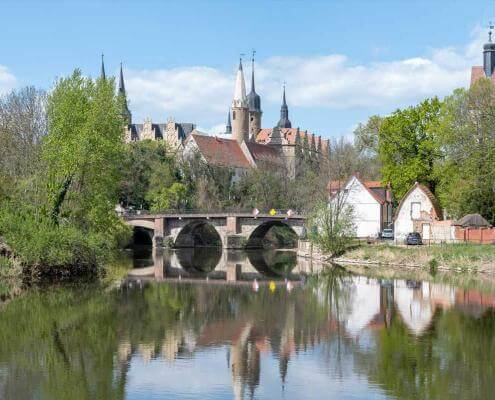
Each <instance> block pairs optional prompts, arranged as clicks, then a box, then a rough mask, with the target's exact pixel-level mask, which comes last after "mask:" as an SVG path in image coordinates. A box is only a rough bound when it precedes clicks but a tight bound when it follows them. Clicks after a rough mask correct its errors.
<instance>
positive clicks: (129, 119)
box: [119, 63, 132, 124]
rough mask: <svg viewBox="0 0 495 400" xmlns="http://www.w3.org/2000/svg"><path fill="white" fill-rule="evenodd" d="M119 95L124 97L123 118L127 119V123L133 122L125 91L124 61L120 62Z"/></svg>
mask: <svg viewBox="0 0 495 400" xmlns="http://www.w3.org/2000/svg"><path fill="white" fill-rule="evenodd" d="M119 96H120V97H121V99H122V118H124V121H126V123H127V124H131V123H132V114H131V111H130V110H129V106H128V105H127V95H126V92H125V85H124V72H123V71H122V63H120V77H119Z"/></svg>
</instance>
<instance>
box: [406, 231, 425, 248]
mask: <svg viewBox="0 0 495 400" xmlns="http://www.w3.org/2000/svg"><path fill="white" fill-rule="evenodd" d="M404 243H405V244H407V245H411V246H418V245H421V244H423V239H421V235H420V234H419V232H411V233H408V234H407V236H406V239H405V240H404Z"/></svg>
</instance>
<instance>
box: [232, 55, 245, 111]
mask: <svg viewBox="0 0 495 400" xmlns="http://www.w3.org/2000/svg"><path fill="white" fill-rule="evenodd" d="M232 105H233V106H234V107H246V105H247V99H246V82H245V81H244V71H243V70H242V59H241V58H240V59H239V69H238V70H237V77H236V80H235V90H234V98H233V100H232Z"/></svg>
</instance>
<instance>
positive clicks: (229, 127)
mask: <svg viewBox="0 0 495 400" xmlns="http://www.w3.org/2000/svg"><path fill="white" fill-rule="evenodd" d="M225 133H226V134H229V135H231V134H232V122H231V119H230V108H229V112H228V113H227V123H226V124H225Z"/></svg>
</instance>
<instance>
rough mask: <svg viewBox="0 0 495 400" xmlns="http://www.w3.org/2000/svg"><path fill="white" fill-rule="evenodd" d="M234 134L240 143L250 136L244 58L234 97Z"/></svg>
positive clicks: (238, 71)
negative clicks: (243, 66)
mask: <svg viewBox="0 0 495 400" xmlns="http://www.w3.org/2000/svg"><path fill="white" fill-rule="evenodd" d="M232 136H233V138H234V139H235V140H237V141H238V142H239V143H242V142H243V141H247V140H248V137H249V107H248V102H247V97H246V83H245V81H244V71H243V70H242V59H240V60H239V69H238V70H237V77H236V81H235V89H234V98H233V99H232Z"/></svg>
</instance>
